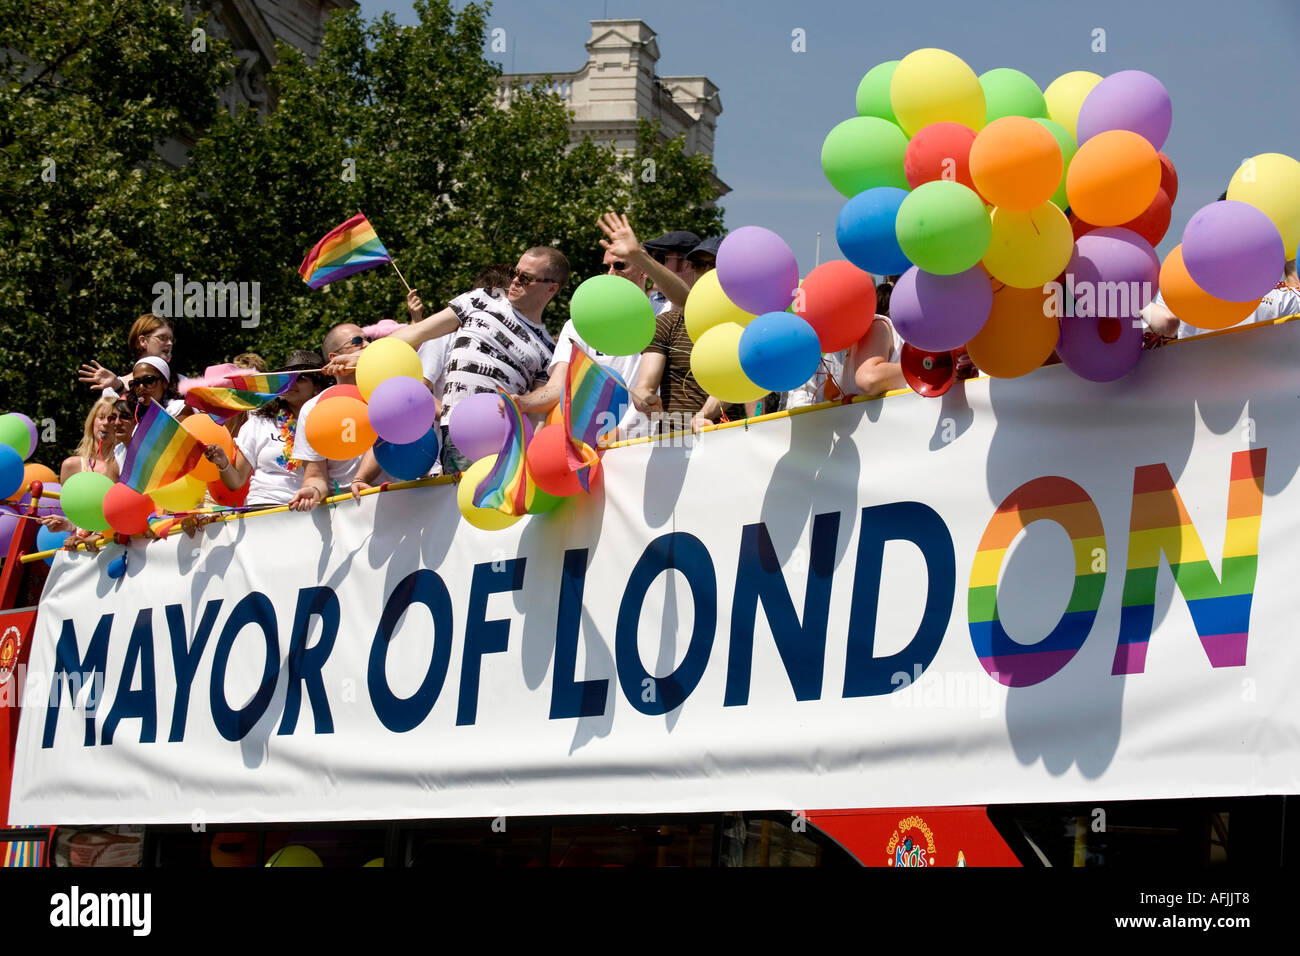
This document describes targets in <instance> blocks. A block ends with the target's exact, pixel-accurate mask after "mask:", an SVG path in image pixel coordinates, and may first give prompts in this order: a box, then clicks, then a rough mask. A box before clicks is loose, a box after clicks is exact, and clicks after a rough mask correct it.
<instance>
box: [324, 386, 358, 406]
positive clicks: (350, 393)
mask: <svg viewBox="0 0 1300 956" xmlns="http://www.w3.org/2000/svg"><path fill="white" fill-rule="evenodd" d="M340 395H345V396H347V397H348V398H355V399H356V400H357V401H359V402H364V401H365V399H364V398H362V396H361V389H359V388H357V387H356V386H355V385H343V384H339V385H331V386H330V387H329V388H327V389H325V391H323V392H321V393H320V394H319V395H318V396H317V398H316V404H317V405H319V404H320V403H321V402H323V401H325V399H327V398H337V397H338V396H340Z"/></svg>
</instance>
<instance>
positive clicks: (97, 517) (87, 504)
mask: <svg viewBox="0 0 1300 956" xmlns="http://www.w3.org/2000/svg"><path fill="white" fill-rule="evenodd" d="M112 487H113V479H111V478H109V477H108V476H107V475H101V474H100V473H99V472H97V471H79V472H77V473H76V474H75V475H73V476H72V477H70V478H69V479H68V480H67V481H65V482H64V483H63V487H62V488H61V489H60V490H59V503H60V504H62V505H63V513H64V514H65V515H67V516H68V520H69V521H71V522H72V523H73V524H75V525H76V526H77V527H78V528H84V529H85V530H86V531H107V530H108V529H109V524H108V519H107V518H105V517H104V496H105V495H106V494H108V490H109V489H110V488H112Z"/></svg>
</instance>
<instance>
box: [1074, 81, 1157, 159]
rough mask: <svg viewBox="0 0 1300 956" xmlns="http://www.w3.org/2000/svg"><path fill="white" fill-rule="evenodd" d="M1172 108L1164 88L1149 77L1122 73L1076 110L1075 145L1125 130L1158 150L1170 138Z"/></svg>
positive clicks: (1106, 82)
mask: <svg viewBox="0 0 1300 956" xmlns="http://www.w3.org/2000/svg"><path fill="white" fill-rule="evenodd" d="M1173 122H1174V106H1173V103H1171V102H1170V100H1169V91H1168V90H1166V89H1165V85H1164V84H1163V83H1161V82H1160V81H1159V80H1157V79H1156V78H1155V77H1154V76H1152V75H1151V74H1150V73H1144V72H1142V71H1141V70H1121V71H1120V72H1119V73H1112V74H1111V75H1110V76H1108V77H1106V78H1105V79H1104V80H1102V81H1101V82H1100V83H1098V84H1097V85H1096V86H1094V87H1093V88H1092V91H1091V92H1090V93H1089V94H1088V96H1087V98H1086V99H1084V101H1083V105H1082V106H1081V107H1080V108H1079V122H1078V131H1079V136H1078V141H1079V145H1080V146H1082V145H1083V144H1084V143H1085V142H1086V141H1087V140H1089V139H1091V138H1092V137H1094V136H1096V135H1097V134H1098V133H1104V132H1106V131H1107V130H1112V129H1126V130H1130V131H1132V132H1134V133H1137V134H1138V135H1139V136H1141V137H1143V138H1144V139H1145V140H1146V141H1147V142H1148V143H1150V144H1151V145H1152V146H1154V147H1155V148H1156V149H1159V148H1160V147H1161V146H1163V145H1164V144H1165V140H1166V139H1168V138H1169V127H1170V126H1172V125H1173Z"/></svg>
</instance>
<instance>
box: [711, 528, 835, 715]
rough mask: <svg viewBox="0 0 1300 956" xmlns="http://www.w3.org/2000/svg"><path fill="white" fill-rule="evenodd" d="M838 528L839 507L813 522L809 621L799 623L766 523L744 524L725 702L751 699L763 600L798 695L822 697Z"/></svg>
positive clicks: (807, 596) (732, 704) (806, 590)
mask: <svg viewBox="0 0 1300 956" xmlns="http://www.w3.org/2000/svg"><path fill="white" fill-rule="evenodd" d="M839 531H840V514H839V512H838V511H832V512H828V513H827V514H821V515H818V516H817V517H816V519H815V520H814V521H813V530H812V540H811V542H810V549H811V551H812V558H811V560H810V561H809V562H808V581H807V584H806V585H805V586H804V599H803V608H804V611H803V613H804V619H803V623H800V621H799V615H798V614H797V613H796V612H795V609H794V602H793V601H792V600H791V599H790V590H789V588H788V587H787V586H786V583H785V575H783V574H782V573H781V562H780V560H779V559H778V558H777V556H776V548H775V547H773V545H772V536H771V535H770V534H769V533H768V530H767V525H765V524H762V523H759V524H750V525H745V527H744V530H743V531H742V532H741V536H740V562H739V564H738V566H737V568H736V592H735V599H734V600H733V601H732V605H731V644H730V647H729V649H728V653H727V690H726V696H725V698H724V700H723V704H724V705H725V706H727V707H735V706H738V705H741V704H747V703H749V680H750V672H751V669H752V668H753V662H754V660H753V659H754V621H755V618H756V617H757V614H758V603H759V602H760V601H762V603H763V612H764V613H765V614H766V615H767V620H768V624H769V626H770V628H771V630H772V639H773V640H774V641H775V642H776V649H777V651H778V652H779V653H780V655H781V663H782V664H783V665H785V672H786V675H787V676H788V677H789V678H790V686H791V687H792V688H793V689H794V696H795V699H796V700H817V699H818V698H819V697H821V694H822V671H823V670H824V668H825V664H826V621H827V618H828V617H829V615H830V604H831V575H832V574H833V572H834V571H835V545H836V542H837V540H838V538H839Z"/></svg>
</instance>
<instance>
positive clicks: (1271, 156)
mask: <svg viewBox="0 0 1300 956" xmlns="http://www.w3.org/2000/svg"><path fill="white" fill-rule="evenodd" d="M1228 198H1229V199H1231V200H1234V201H1237V202H1244V203H1250V204H1251V205H1252V206H1254V207H1255V208H1256V209H1258V210H1259V211H1260V212H1262V213H1263V214H1264V215H1266V216H1268V218H1269V219H1272V220H1273V225H1275V226H1277V231H1278V232H1280V233H1282V245H1283V246H1284V247H1285V249H1286V258H1288V259H1294V258H1295V257H1296V249H1297V246H1300V162H1297V161H1296V160H1294V159H1292V158H1291V157H1290V156H1287V155H1284V154H1283V153H1260V154H1259V155H1258V156H1252V157H1251V158H1250V159H1248V160H1246V161H1245V162H1244V163H1242V164H1241V166H1240V167H1239V168H1238V169H1237V171H1236V172H1235V173H1233V174H1232V181H1231V182H1229V183H1228Z"/></svg>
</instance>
